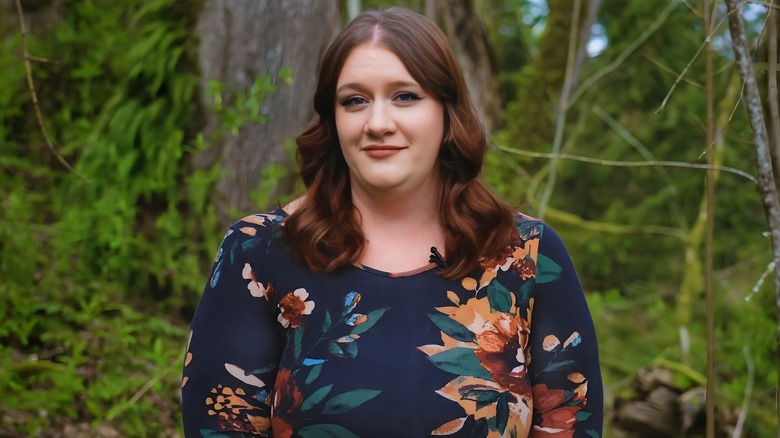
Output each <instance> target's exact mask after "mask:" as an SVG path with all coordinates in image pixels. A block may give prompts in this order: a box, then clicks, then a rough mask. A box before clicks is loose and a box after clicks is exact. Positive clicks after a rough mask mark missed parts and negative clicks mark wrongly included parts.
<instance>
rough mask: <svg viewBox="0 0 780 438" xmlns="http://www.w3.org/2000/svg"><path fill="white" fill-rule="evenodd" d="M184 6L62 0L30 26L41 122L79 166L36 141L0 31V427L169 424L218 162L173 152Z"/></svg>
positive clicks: (190, 116)
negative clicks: (199, 162)
mask: <svg viewBox="0 0 780 438" xmlns="http://www.w3.org/2000/svg"><path fill="white" fill-rule="evenodd" d="M198 8H199V2H198V1H195V0H192V1H185V2H176V1H173V0H152V1H144V2H137V1H133V2H125V3H122V4H117V3H115V2H109V1H100V0H94V1H86V0H85V1H78V2H72V4H70V5H69V7H68V8H66V10H65V14H66V15H65V17H64V19H63V20H62V22H60V23H59V24H57V25H56V26H55V27H54V28H53V29H52V30H51V31H50V32H49V33H48V34H47V35H45V37H42V38H35V37H31V38H30V41H29V43H30V51H31V52H32V53H33V54H35V55H37V56H42V57H46V58H48V59H51V60H52V61H53V62H51V63H45V64H34V65H33V75H34V78H35V80H36V83H37V88H38V91H39V99H40V104H41V109H42V112H43V114H44V117H45V118H46V120H45V121H46V126H47V128H48V130H49V133H50V136H51V137H52V138H53V141H54V142H55V143H56V144H57V145H58V146H59V148H60V150H61V151H62V153H63V154H64V156H65V157H66V159H67V160H68V161H70V162H71V163H73V164H74V166H75V168H76V171H77V172H78V174H79V175H81V176H83V178H80V177H78V176H77V175H76V174H74V173H70V172H68V171H67V170H65V169H63V168H62V167H61V166H60V164H59V163H58V162H57V161H56V160H55V159H53V157H52V155H51V153H50V152H49V150H48V148H47V147H46V146H45V144H44V143H43V139H42V136H41V134H40V131H39V130H38V127H37V123H35V121H34V119H33V118H32V117H31V115H32V114H33V107H32V105H31V101H30V95H29V93H28V91H27V89H26V84H25V82H24V79H23V78H24V76H23V75H24V66H23V64H22V63H21V60H20V59H21V58H20V57H19V56H18V55H19V50H20V40H19V38H12V39H6V40H5V42H4V44H5V46H6V47H5V48H4V50H3V51H2V52H0V67H2V68H0V108H2V109H0V122H1V123H0V127H2V128H0V157H3V158H1V159H0V204H1V205H2V206H3V208H1V209H0V290H2V291H3V293H2V294H0V340H2V341H1V342H0V344H2V345H3V347H2V348H1V349H0V363H1V364H2V366H0V394H2V395H3V397H2V402H0V413H10V412H12V413H13V415H10V414H9V415H10V416H9V417H7V418H11V419H13V420H12V421H11V423H10V424H6V425H4V427H7V428H13V429H15V430H17V431H18V432H20V433H24V434H29V435H36V434H38V433H39V432H40V431H44V430H52V429H56V428H58V427H61V426H62V425H63V423H64V422H67V421H71V422H80V423H91V424H93V425H94V426H95V427H96V426H98V425H101V424H103V425H104V426H106V427H110V428H113V429H116V430H118V431H119V432H120V433H121V434H122V435H125V436H158V435H170V434H172V433H173V431H175V430H177V428H178V420H177V418H178V408H176V404H177V402H176V398H175V393H176V392H177V390H178V387H179V384H178V374H179V369H180V366H181V361H182V349H183V345H184V342H185V341H186V330H185V328H184V324H183V323H182V320H181V317H182V316H184V317H186V316H187V314H188V313H189V312H191V310H188V309H191V306H192V305H193V304H194V303H195V302H196V301H197V293H198V291H199V289H200V288H201V287H202V281H203V278H202V277H203V275H202V272H204V270H205V265H206V263H208V262H207V260H208V259H209V258H210V253H211V251H212V250H213V248H215V247H216V245H217V244H218V242H217V241H215V239H217V238H218V236H219V235H220V233H219V231H218V226H217V220H216V215H215V213H214V211H213V207H212V205H211V203H209V202H208V193H209V191H210V187H211V185H213V183H214V182H215V181H216V180H217V178H218V176H219V175H218V172H216V171H215V170H214V169H213V168H212V169H206V170H203V171H197V172H192V171H190V170H189V169H188V164H187V156H188V153H191V152H193V151H194V150H196V148H195V147H193V146H188V142H190V141H192V140H193V132H191V128H190V126H192V124H193V120H194V119H195V116H196V115H197V113H198V111H199V108H198V105H197V103H196V102H197V101H198V87H199V79H198V77H197V75H196V73H195V68H194V49H195V47H196V41H195V40H194V38H193V37H192V35H193V28H194V25H195V20H196V17H197V14H198ZM33 35H34V29H33ZM265 91H268V90H265ZM252 93H253V92H252V91H250V92H249V95H250V97H253V98H254V99H255V100H254V101H252V102H250V103H251V104H256V102H257V99H258V98H262V97H261V96H259V95H258V94H257V93H254V94H252ZM248 100H249V99H248ZM241 110H243V111H248V109H241ZM236 111H238V110H236ZM241 117H244V118H247V117H245V116H244V113H239V114H238V116H237V118H238V119H240V118H241ZM183 187H186V189H182V188H183ZM193 218H196V219H194V220H193ZM202 236H203V237H202ZM140 309H144V311H143V312H142V311H141V310H140ZM42 400H45V406H46V410H45V411H41V406H42V404H41V403H42ZM155 418H156V419H157V420H155V421H149V419H155ZM88 434H89V433H88Z"/></svg>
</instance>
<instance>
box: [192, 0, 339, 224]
mask: <svg viewBox="0 0 780 438" xmlns="http://www.w3.org/2000/svg"><path fill="white" fill-rule="evenodd" d="M340 18H341V8H340V2H331V1H322V2H320V1H317V2H312V1H303V0H289V1H284V2H277V1H256V0H236V1H227V2H226V1H216V0H207V1H206V2H205V4H204V7H203V10H202V12H201V15H200V19H199V25H198V33H199V37H200V40H201V43H200V49H199V58H200V69H201V75H202V80H201V84H202V88H203V90H204V92H203V95H204V96H205V90H206V88H207V87H208V84H209V82H210V81H213V80H216V81H219V82H220V83H221V86H222V92H223V97H224V98H226V99H227V98H228V97H229V96H230V95H232V94H233V93H236V92H242V91H245V90H247V89H248V88H249V87H250V86H251V85H252V83H253V81H254V80H255V78H256V77H258V76H259V75H263V74H270V75H271V77H272V81H273V82H274V83H276V84H277V85H278V86H279V90H278V91H277V92H275V93H272V94H270V95H269V96H267V98H266V99H265V101H264V103H263V105H262V107H261V113H262V114H263V115H265V116H266V117H267V122H266V123H265V124H256V123H252V124H247V125H245V126H243V127H242V128H241V129H240V130H239V131H238V132H237V133H235V134H230V133H229V134H228V135H226V136H224V137H222V138H218V140H217V141H216V143H217V144H214V145H213V146H212V147H211V149H210V150H208V151H206V152H204V153H201V154H199V155H198V156H197V157H195V159H194V161H193V163H194V165H195V167H196V168H203V167H208V166H210V165H212V164H213V163H214V162H215V160H220V162H221V164H220V166H221V170H222V174H223V176H222V177H221V178H220V181H219V182H218V183H217V185H216V188H215V193H214V197H215V202H216V205H217V210H218V213H219V215H220V218H221V220H222V221H223V222H227V221H230V220H234V219H235V218H234V217H232V215H231V212H230V211H231V209H235V210H238V211H240V212H250V211H254V210H256V209H257V208H258V206H257V205H256V203H255V202H254V201H253V200H252V199H251V197H250V194H251V193H252V192H253V191H254V190H257V188H258V187H259V184H260V182H261V181H260V177H261V171H262V170H263V168H264V167H266V166H268V165H270V164H272V163H284V164H288V163H290V156H289V153H288V152H286V151H285V150H284V149H283V148H282V145H283V143H284V142H285V140H288V139H292V138H294V137H295V136H296V135H298V134H299V133H300V132H301V131H302V130H303V129H304V128H305V126H306V124H307V123H308V122H309V120H310V118H311V117H312V115H313V110H312V103H311V96H312V94H313V91H314V86H315V71H316V68H317V61H318V59H319V54H320V52H321V51H322V49H323V48H324V46H325V45H326V44H327V43H328V42H329V41H330V39H331V38H332V37H333V36H334V35H335V33H336V32H337V31H338V29H339V26H340ZM282 68H289V69H291V70H292V75H293V82H292V85H291V86H288V85H286V84H284V81H283V80H281V79H280V78H279V77H278V72H279V70H280V69H282ZM224 104H226V105H230V102H224ZM205 106H206V107H208V103H207V102H206V105H205ZM205 118H206V120H205V124H206V131H207V132H214V131H215V130H217V129H218V127H219V124H220V121H219V120H217V118H216V116H215V115H214V114H213V113H209V112H207V114H206V116H205ZM292 184H293V179H292V178H287V179H286V180H283V181H282V182H281V184H280V185H279V186H277V188H276V190H275V193H277V194H281V193H289V192H290V191H291V190H292ZM270 199H271V200H273V196H271V198H270ZM260 207H261V208H262V207H267V206H260Z"/></svg>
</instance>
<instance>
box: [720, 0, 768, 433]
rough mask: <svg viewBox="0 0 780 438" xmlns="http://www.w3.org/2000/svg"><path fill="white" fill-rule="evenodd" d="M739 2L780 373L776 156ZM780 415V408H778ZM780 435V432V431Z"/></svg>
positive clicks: (738, 44) (733, 29) (733, 14)
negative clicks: (766, 229) (772, 276)
mask: <svg viewBox="0 0 780 438" xmlns="http://www.w3.org/2000/svg"><path fill="white" fill-rule="evenodd" d="M741 3H742V2H740V1H739V0H726V7H727V8H728V22H729V33H730V34H731V40H732V42H733V43H732V46H733V49H734V59H735V61H736V64H737V67H738V69H739V75H740V77H741V78H742V81H743V82H744V84H745V86H744V91H743V96H744V98H745V108H746V109H747V112H748V119H749V121H750V128H751V130H752V131H753V145H754V146H755V148H756V159H757V161H758V192H759V194H760V195H761V201H762V203H763V206H764V215H765V216H766V219H767V224H768V225H769V234H770V237H771V243H772V256H773V259H774V262H775V305H776V307H777V315H778V328H777V351H776V352H775V353H776V356H775V357H776V362H775V366H776V371H780V263H778V260H780V203H778V200H777V191H776V189H775V178H774V174H773V171H772V155H771V154H770V152H769V135H768V134H767V129H766V123H765V122H764V111H763V107H762V105H761V95H760V94H759V91H758V83H757V82H756V75H755V73H754V72H753V65H752V64H751V57H750V50H749V49H748V43H747V37H746V35H745V24H744V23H743V22H742V15H741V13H742V8H741V7H740V6H741ZM777 409H778V415H780V405H777ZM778 436H780V431H778Z"/></svg>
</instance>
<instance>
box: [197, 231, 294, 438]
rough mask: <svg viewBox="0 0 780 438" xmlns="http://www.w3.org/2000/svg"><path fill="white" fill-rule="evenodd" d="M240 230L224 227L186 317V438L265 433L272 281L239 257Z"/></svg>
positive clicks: (273, 340) (273, 347)
mask: <svg viewBox="0 0 780 438" xmlns="http://www.w3.org/2000/svg"><path fill="white" fill-rule="evenodd" d="M244 230H246V228H239V227H235V226H234V227H231V228H230V229H229V230H228V232H227V234H226V236H225V239H224V240H223V242H222V245H221V246H220V248H219V251H218V253H217V258H216V260H215V262H214V266H213V267H212V270H211V275H210V276H209V278H208V281H207V284H206V287H205V290H204V292H203V295H202V297H201V299H200V302H199V304H198V307H197V309H196V311H195V315H194V317H193V321H192V327H191V331H190V340H189V344H188V347H187V353H186V357H185V364H184V372H183V379H182V416H183V422H184V432H185V436H187V437H200V436H210V435H211V434H212V432H218V433H220V434H221V435H220V436H250V435H251V436H256V435H260V436H269V435H271V415H270V414H271V409H270V395H269V394H271V393H273V390H272V388H273V385H274V379H275V376H276V371H277V368H278V362H279V355H280V341H279V332H278V328H277V326H278V324H275V322H276V321H275V317H274V312H273V310H274V309H273V307H272V305H271V304H270V303H269V298H271V297H272V294H273V286H272V285H271V284H270V283H268V282H265V283H264V282H263V281H262V280H258V276H257V275H255V272H254V270H253V268H254V267H253V266H251V265H250V263H249V262H248V261H247V258H246V256H245V252H244V247H243V246H242V243H246V242H248V238H249V236H248V235H247V234H246V233H245V232H243V231H244Z"/></svg>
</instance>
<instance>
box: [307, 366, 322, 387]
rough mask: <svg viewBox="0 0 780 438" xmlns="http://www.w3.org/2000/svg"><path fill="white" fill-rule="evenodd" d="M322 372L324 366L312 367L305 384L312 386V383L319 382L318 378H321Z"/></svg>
mask: <svg viewBox="0 0 780 438" xmlns="http://www.w3.org/2000/svg"><path fill="white" fill-rule="evenodd" d="M321 372H322V365H314V366H313V367H311V371H309V375H308V376H306V381H305V383H306V384H307V385H309V384H311V382H313V381H315V380H317V377H319V376H320V373H321Z"/></svg>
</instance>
